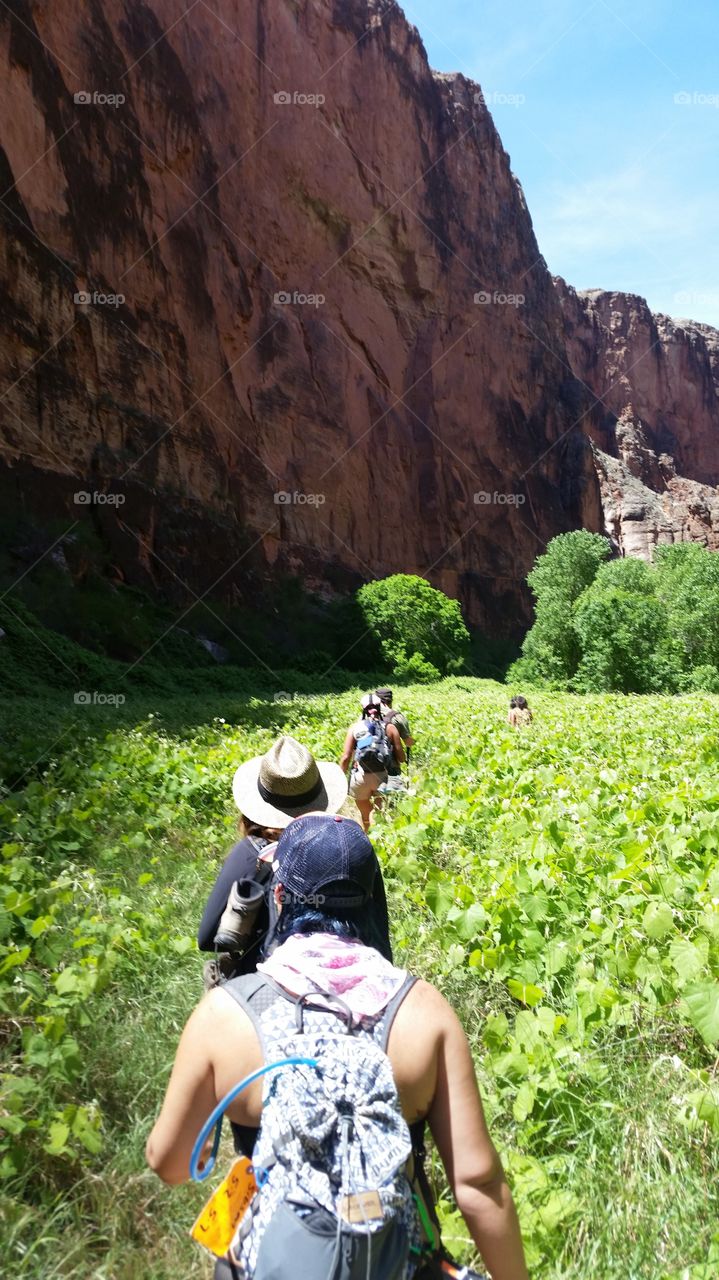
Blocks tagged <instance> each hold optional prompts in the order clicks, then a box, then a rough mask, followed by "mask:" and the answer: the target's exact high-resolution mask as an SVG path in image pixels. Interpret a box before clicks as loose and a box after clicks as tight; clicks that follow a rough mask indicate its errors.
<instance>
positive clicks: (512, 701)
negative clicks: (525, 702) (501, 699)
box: [509, 698, 517, 709]
mask: <svg viewBox="0 0 719 1280" xmlns="http://www.w3.org/2000/svg"><path fill="white" fill-rule="evenodd" d="M516 705H517V699H516V698H510V699H509V706H510V709H511V708H512V707H516Z"/></svg>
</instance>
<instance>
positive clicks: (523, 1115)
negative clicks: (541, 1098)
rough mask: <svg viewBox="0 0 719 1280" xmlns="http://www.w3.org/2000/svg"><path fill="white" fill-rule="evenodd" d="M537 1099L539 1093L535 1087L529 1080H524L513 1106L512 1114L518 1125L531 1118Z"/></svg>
mask: <svg viewBox="0 0 719 1280" xmlns="http://www.w3.org/2000/svg"><path fill="white" fill-rule="evenodd" d="M536 1098H537V1091H536V1089H535V1087H534V1085H533V1084H530V1082H529V1080H523V1081H522V1083H521V1084H520V1086H519V1089H518V1090H517V1096H516V1098H515V1099H514V1104H513V1106H512V1114H513V1116H514V1118H515V1120H516V1121H517V1123H518V1124H523V1123H524V1121H525V1120H526V1119H527V1118H528V1117H529V1116H531V1114H532V1111H533V1109H534V1103H535V1101H536Z"/></svg>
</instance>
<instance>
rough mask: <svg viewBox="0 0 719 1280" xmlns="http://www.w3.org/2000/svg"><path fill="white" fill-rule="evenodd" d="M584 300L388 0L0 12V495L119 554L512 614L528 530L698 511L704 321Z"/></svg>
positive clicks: (473, 100) (30, 2)
mask: <svg viewBox="0 0 719 1280" xmlns="http://www.w3.org/2000/svg"><path fill="white" fill-rule="evenodd" d="M11 10H12V12H11ZM613 298H615V295H594V294H592V295H577V294H575V293H574V292H573V291H572V290H571V289H569V288H567V287H565V286H563V285H562V284H561V282H554V281H553V280H552V278H551V276H550V275H549V273H548V270H547V267H546V264H545V263H544V260H543V258H542V257H541V253H540V250H539V248H538V246H537V242H536V239H535V236H534V232H533V229H532V224H531V219H530V216H529V213H528V211H527V208H526V205H525V202H524V198H523V194H522V191H521V188H520V186H519V184H518V183H517V181H516V179H515V178H514V176H513V175H512V172H511V169H510V164H509V158H508V156H507V154H506V153H505V151H504V149H503V147H502V144H501V141H500V139H499V136H498V134H497V131H496V129H495V126H494V123H493V121H492V118H491V115H490V113H489V111H488V110H487V107H486V106H485V105H484V102H483V100H482V97H481V93H480V91H479V88H478V86H477V85H475V84H472V83H471V82H470V81H468V80H466V79H465V78H464V77H462V76H460V75H444V74H442V75H440V74H436V73H433V72H432V70H431V69H430V67H429V65H428V63H427V58H426V54H425V51H424V48H423V45H422V43H421V40H420V38H419V35H418V34H417V32H416V30H415V29H414V28H413V27H412V26H411V25H410V24H409V23H408V22H407V21H406V19H405V17H404V15H403V14H402V11H401V10H400V9H398V8H397V6H396V5H395V4H394V3H392V0H303V2H302V3H299V2H298V0H222V2H221V0H207V2H205V0H196V3H194V4H189V3H188V4H187V5H186V6H185V5H178V4H177V3H171V2H170V0H147V2H142V0H73V2H72V3H71V2H70V0H52V3H49V2H48V0H14V2H13V4H12V6H6V5H3V6H2V7H0V501H3V502H5V503H6V504H9V505H11V506H12V508H13V509H16V508H17V507H18V506H19V507H21V508H24V509H25V510H27V511H28V512H29V513H30V514H32V515H35V516H37V517H42V518H43V519H44V520H45V521H46V522H47V521H50V520H51V521H52V522H54V523H53V528H54V529H56V530H59V536H60V538H62V536H68V537H70V536H73V531H74V530H76V529H77V525H78V523H80V522H83V521H89V522H92V525H93V528H94V530H95V532H96V534H97V536H98V537H99V538H100V539H101V541H102V544H103V546H104V547H105V548H106V551H107V556H108V561H109V563H111V564H112V566H113V567H114V572H115V573H116V574H117V576H118V577H120V578H122V579H124V580H125V581H128V582H131V583H136V584H139V585H142V586H145V587H150V588H154V589H159V590H161V591H162V592H163V593H164V594H165V595H166V596H170V597H171V598H176V599H178V600H182V601H183V602H184V601H190V600H192V599H193V598H195V597H197V596H203V595H204V594H205V593H209V594H210V595H221V596H225V597H226V598H229V599H232V600H234V601H240V602H241V601H242V600H243V599H246V598H248V597H249V596H256V594H257V592H258V591H263V590H265V589H266V588H267V585H268V584H269V583H271V582H272V580H273V578H274V577H275V576H276V575H281V574H289V575H291V576H299V577H302V578H303V579H304V581H305V582H306V584H307V586H308V587H309V588H310V589H312V590H316V591H318V592H320V593H321V594H322V593H324V594H331V593H333V592H336V591H345V590H348V589H350V588H353V587H354V586H356V585H357V584H358V583H359V582H361V581H366V580H368V579H370V578H372V577H381V576H384V575H386V574H389V573H392V572H396V571H404V572H412V573H420V574H423V575H426V576H427V577H428V579H429V580H430V581H431V582H432V583H434V584H435V585H437V586H439V587H441V588H443V589H444V590H446V591H447V592H449V593H450V594H452V595H455V596H457V597H458V598H459V599H460V600H461V602H462V604H463V607H464V609H465V611H466V614H467V616H468V618H469V619H470V620H471V621H472V622H474V623H475V624H479V625H480V626H483V627H485V628H487V629H491V630H494V631H504V632H516V631H517V630H518V629H521V627H522V625H523V623H524V622H526V620H527V618H528V616H529V598H528V593H527V590H526V587H525V585H524V578H525V576H526V573H527V571H528V569H529V568H530V567H531V564H532V562H533V560H534V558H535V556H536V555H537V554H538V552H540V551H541V550H542V549H543V548H544V547H545V546H546V543H547V541H548V539H549V538H551V537H552V536H553V535H554V534H556V533H558V532H561V531H563V530H567V529H572V528H576V527H579V526H584V527H586V528H590V529H595V530H602V529H604V528H605V526H607V527H609V528H610V529H611V531H612V534H613V536H614V537H615V538H616V539H617V542H618V544H619V545H620V546H622V547H623V548H624V549H627V550H629V551H633V552H641V553H642V554H645V553H646V551H647V548H648V546H649V543H650V542H651V540H652V538H653V539H654V540H656V539H657V538H660V537H664V536H675V533H676V532H677V530H678V531H679V536H687V535H689V536H694V534H695V532H697V531H699V532H701V531H705V532H706V533H707V537H708V536H709V534H710V533H711V534H712V536H714V533H715V532H716V527H717V525H716V521H715V518H714V515H713V514H711V518H708V519H705V518H704V517H703V516H699V515H692V514H691V512H692V511H693V508H692V507H691V505H690V504H691V503H694V505H695V506H696V504H697V502H699V501H700V499H699V498H698V497H697V499H696V501H695V499H694V497H693V496H692V495H693V494H694V493H695V491H696V493H697V494H701V495H704V497H703V498H702V499H701V501H705V502H706V503H709V501H710V497H709V494H710V488H709V486H711V485H714V484H716V482H717V471H718V469H719V449H717V448H716V444H715V437H716V432H715V431H714V426H715V424H716V422H717V411H716V381H715V376H716V345H715V340H716V335H713V336H712V332H711V331H708V330H703V329H702V328H701V327H700V326H691V325H687V326H683V327H682V326H681V325H678V324H675V325H673V323H672V322H671V321H667V320H665V319H664V318H661V317H660V318H657V317H652V316H651V315H650V314H649V313H648V312H647V311H646V308H645V307H644V309H642V306H643V304H641V303H640V302H639V300H630V302H631V306H630V307H629V309H627V308H622V307H621V306H618V307H617V304H616V303H615V302H613V301H612V299H613ZM635 303H636V306H634V304H635ZM613 308H615V309H614V310H613ZM616 315H619V316H624V320H623V321H621V323H620V322H619V321H617V322H615V316H616ZM622 325H624V328H625V329H626V333H625V332H624V330H623V329H622ZM655 332H656V333H660V332H661V340H660V343H659V345H658V346H655V347H654V349H653V355H652V358H651V362H650V363H647V364H645V366H644V368H643V370H642V375H641V378H640V377H639V375H638V373H637V368H638V367H639V366H637V365H636V363H635V365H634V367H633V368H631V369H629V365H631V363H632V361H634V359H635V354H637V353H638V351H639V347H640V346H641V344H642V343H643V342H644V341H647V343H648V342H649V339H650V338H651V339H653V337H654V334H655ZM637 344H638V345H637ZM624 370H628V372H626V374H625V373H624ZM611 382H614V384H615V385H614V386H613V387H612V389H611V392H609V391H605V388H606V387H607V386H608V384H609V383H611ZM600 396H601V397H602V398H601V399H600V398H599V397H600ZM667 396H669V401H668V400H667ZM712 397H713V398H712ZM619 424H622V425H621V426H620V425H619ZM630 436H631V441H630V443H628V444H627V443H626V442H627V441H628V440H629V438H630ZM632 451H634V452H633V453H632ZM635 454H636V455H637V456H638V457H639V461H638V462H634V461H632V458H634V455H635ZM645 454H646V455H647V458H649V455H651V459H649V460H648V461H646V465H645ZM630 455H631V456H630ZM655 455H656V463H655V462H654V457H655ZM662 459H664V461H662ZM667 459H669V461H668V462H667ZM672 466H673V467H674V472H672V471H671V468H672ZM612 468H614V470H612ZM670 473H671V474H670ZM675 473H676V474H675ZM677 476H681V477H682V480H681V484H682V485H683V486H684V488H683V490H682V493H684V497H683V498H682V499H681V502H684V503H685V506H681V503H680V499H679V497H678V496H677V498H676V503H678V504H679V506H677V505H674V506H671V507H667V506H666V502H667V498H666V495H667V493H670V494H672V493H675V492H676V493H677V495H678V490H677V489H676V484H675V481H676V480H677ZM628 477H629V478H630V479H631V480H632V483H633V481H634V480H636V483H637V484H641V485H642V486H643V488H642V493H643V492H644V489H645V488H646V490H647V492H648V493H651V494H653V495H654V497H655V498H656V501H657V502H658V503H659V505H660V507H661V510H662V512H663V513H664V515H663V516H662V519H663V520H665V525H662V526H661V527H660V522H659V517H658V516H656V518H655V516H654V515H651V516H646V512H645V515H644V516H643V517H642V520H638V519H635V518H634V517H633V516H632V513H631V511H629V510H628V508H627V506H626V503H625V497H624V495H625V491H626V485H628V484H629V482H630V479H629V478H628ZM673 485H674V486H675V487H674V488H672V486H673ZM692 486H694V487H693V488H692ZM690 490H691V492H690ZM627 501H629V500H628V499H627ZM642 501H644V499H642ZM672 501H674V499H672ZM712 501H714V499H712ZM662 504H664V505H662ZM645 507H646V503H645ZM680 507H681V512H682V513H683V512H684V511H685V509H686V513H687V514H686V519H685V517H684V514H682V516H681V529H679V525H678V524H677V523H676V519H677V516H676V513H677V511H678V510H679V509H680ZM636 509H637V510H638V509H639V508H638V506H637V508H636ZM713 511H714V508H712V512H713ZM633 519H634V525H633V527H635V528H636V529H638V528H639V525H640V524H642V522H643V532H642V536H641V538H638V539H637V538H635V540H634V542H632V541H631V539H630V537H629V532H628V528H629V526H630V525H632V520H633ZM692 520H693V521H694V524H692V523H691V521H692ZM712 531H713V532H712ZM702 536H703V534H702ZM640 544H641V545H640Z"/></svg>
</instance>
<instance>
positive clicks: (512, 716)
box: [507, 693, 534, 729]
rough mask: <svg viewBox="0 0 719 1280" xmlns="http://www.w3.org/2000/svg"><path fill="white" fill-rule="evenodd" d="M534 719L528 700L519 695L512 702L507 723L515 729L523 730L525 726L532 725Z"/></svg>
mask: <svg viewBox="0 0 719 1280" xmlns="http://www.w3.org/2000/svg"><path fill="white" fill-rule="evenodd" d="M533 719H534V717H533V715H532V712H531V710H530V708H529V703H528V702H527V699H526V698H525V697H524V695H523V694H521V693H518V694H517V695H516V696H515V697H514V698H512V699H511V700H510V703H509V712H508V714H507V723H508V724H511V725H514V727H515V729H521V728H523V727H524V726H525V725H528V724H531V723H532V720H533Z"/></svg>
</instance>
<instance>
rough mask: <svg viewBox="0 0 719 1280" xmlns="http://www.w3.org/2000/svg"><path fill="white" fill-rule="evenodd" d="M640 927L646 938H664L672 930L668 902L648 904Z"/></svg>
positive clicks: (670, 911)
mask: <svg viewBox="0 0 719 1280" xmlns="http://www.w3.org/2000/svg"><path fill="white" fill-rule="evenodd" d="M642 927H643V929H644V932H645V933H646V935H647V937H648V938H655V939H656V938H665V937H666V935H667V934H668V933H671V931H672V929H673V928H674V915H673V913H672V909H671V907H670V906H669V903H668V902H650V903H649V906H648V907H647V909H646V911H645V912H644V915H643V916H642Z"/></svg>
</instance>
